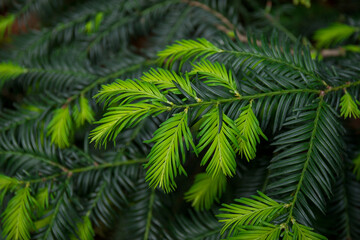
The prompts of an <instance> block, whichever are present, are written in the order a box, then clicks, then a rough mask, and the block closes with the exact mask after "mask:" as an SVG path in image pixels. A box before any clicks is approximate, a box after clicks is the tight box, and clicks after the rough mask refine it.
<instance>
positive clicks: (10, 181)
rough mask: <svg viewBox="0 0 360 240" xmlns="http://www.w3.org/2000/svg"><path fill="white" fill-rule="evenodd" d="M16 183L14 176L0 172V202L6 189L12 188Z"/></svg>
mask: <svg viewBox="0 0 360 240" xmlns="http://www.w3.org/2000/svg"><path fill="white" fill-rule="evenodd" d="M18 184H19V181H18V180H17V179H16V178H11V177H8V176H5V175H2V174H0V204H1V203H2V201H3V199H4V196H5V194H6V193H7V192H8V191H11V190H13V189H14V188H15V187H16V186H17V185H18Z"/></svg>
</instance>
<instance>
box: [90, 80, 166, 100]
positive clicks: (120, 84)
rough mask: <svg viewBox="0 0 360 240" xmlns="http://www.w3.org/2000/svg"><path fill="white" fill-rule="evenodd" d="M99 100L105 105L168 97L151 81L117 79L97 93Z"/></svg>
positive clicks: (96, 96)
mask: <svg viewBox="0 0 360 240" xmlns="http://www.w3.org/2000/svg"><path fill="white" fill-rule="evenodd" d="M95 98H97V101H98V102H103V103H104V105H105V106H112V105H114V104H120V105H123V104H126V103H130V102H133V101H135V100H139V99H142V101H145V102H146V101H159V102H164V103H165V102H168V100H167V99H166V97H165V96H164V95H163V94H162V93H161V92H160V91H159V89H158V88H157V87H156V86H155V85H154V84H153V83H151V82H143V81H139V80H134V81H133V80H130V79H129V80H125V81H123V80H117V81H116V82H114V83H111V84H109V85H103V86H102V89H101V90H100V91H99V93H98V94H96V95H95Z"/></svg>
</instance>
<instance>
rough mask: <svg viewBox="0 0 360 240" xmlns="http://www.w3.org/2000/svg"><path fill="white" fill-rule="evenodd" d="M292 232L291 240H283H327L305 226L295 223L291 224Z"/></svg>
mask: <svg viewBox="0 0 360 240" xmlns="http://www.w3.org/2000/svg"><path fill="white" fill-rule="evenodd" d="M292 232H293V237H292V238H288V237H285V238H284V240H290V239H298V240H308V239H312V240H327V238H326V237H324V236H322V235H320V234H318V233H315V232H313V229H312V228H310V227H307V226H304V225H302V224H300V223H297V222H293V225H292Z"/></svg>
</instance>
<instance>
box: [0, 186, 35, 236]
mask: <svg viewBox="0 0 360 240" xmlns="http://www.w3.org/2000/svg"><path fill="white" fill-rule="evenodd" d="M35 204H36V200H35V199H34V198H33V197H32V196H31V194H30V188H29V187H25V188H20V189H19V190H17V191H16V193H15V196H14V197H13V198H12V199H11V200H10V202H9V203H8V205H7V207H6V209H5V211H4V212H3V214H2V217H3V219H2V222H3V235H4V236H7V238H9V239H14V240H27V239H30V231H31V230H32V229H34V223H33V220H32V207H33V206H34V205H35Z"/></svg>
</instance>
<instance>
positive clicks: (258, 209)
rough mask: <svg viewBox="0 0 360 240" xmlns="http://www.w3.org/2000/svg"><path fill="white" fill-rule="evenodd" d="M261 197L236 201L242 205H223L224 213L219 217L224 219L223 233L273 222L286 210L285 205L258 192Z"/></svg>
mask: <svg viewBox="0 0 360 240" xmlns="http://www.w3.org/2000/svg"><path fill="white" fill-rule="evenodd" d="M258 194H259V195H260V196H255V195H254V196H251V198H241V199H236V200H235V201H237V202H238V203H240V204H241V205H240V204H230V205H229V204H223V207H225V208H222V209H220V210H221V211H223V212H226V213H221V214H219V215H218V217H219V218H224V219H222V220H220V222H224V223H225V224H224V227H223V229H222V230H221V232H222V233H224V232H225V230H227V229H228V228H230V233H231V232H233V231H234V230H236V229H237V228H238V227H241V226H243V225H260V224H261V223H262V222H271V220H273V219H274V218H275V217H277V215H278V214H279V213H281V211H283V210H284V204H280V203H278V202H276V201H274V200H272V199H271V198H269V197H268V196H266V195H265V194H263V193H261V192H258Z"/></svg>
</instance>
